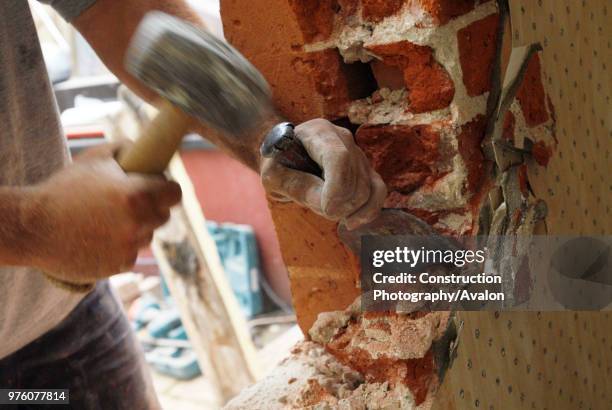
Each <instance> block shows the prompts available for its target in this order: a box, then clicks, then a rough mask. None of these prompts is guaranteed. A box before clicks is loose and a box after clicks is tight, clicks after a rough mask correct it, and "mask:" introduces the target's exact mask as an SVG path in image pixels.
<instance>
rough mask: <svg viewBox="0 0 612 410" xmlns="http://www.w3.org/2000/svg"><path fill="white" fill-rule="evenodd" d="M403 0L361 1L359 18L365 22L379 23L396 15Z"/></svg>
mask: <svg viewBox="0 0 612 410" xmlns="http://www.w3.org/2000/svg"><path fill="white" fill-rule="evenodd" d="M405 2H406V1H405V0H361V16H362V17H363V19H364V20H366V21H372V22H379V21H381V20H382V19H384V18H385V17H388V16H392V15H394V14H395V13H397V12H398V11H399V10H400V9H401V8H402V6H403V5H404V3H405Z"/></svg>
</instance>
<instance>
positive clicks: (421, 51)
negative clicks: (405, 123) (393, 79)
mask: <svg viewBox="0 0 612 410" xmlns="http://www.w3.org/2000/svg"><path fill="white" fill-rule="evenodd" d="M366 48H367V49H368V50H369V51H371V52H372V53H374V54H376V55H377V56H379V57H380V58H381V59H382V63H383V64H385V65H389V66H393V67H398V68H400V69H401V70H402V71H403V76H404V83H405V85H406V88H407V89H408V98H409V100H410V104H409V108H410V111H412V112H414V113H422V112H426V111H433V110H438V109H441V108H445V107H448V106H449V105H450V103H451V101H452V100H453V96H454V95H455V87H454V85H453V81H452V80H451V78H450V76H449V75H448V73H447V72H446V70H445V69H444V67H442V66H441V65H440V63H438V62H437V61H436V60H435V58H434V56H433V50H432V49H431V47H428V46H421V45H417V44H414V43H411V42H409V41H399V42H396V43H389V44H377V45H370V46H367V47H366Z"/></svg>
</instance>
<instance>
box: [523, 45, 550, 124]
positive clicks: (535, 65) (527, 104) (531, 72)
mask: <svg viewBox="0 0 612 410" xmlns="http://www.w3.org/2000/svg"><path fill="white" fill-rule="evenodd" d="M516 98H517V100H518V102H519V104H520V106H521V110H522V111H523V115H524V117H525V122H526V123H527V125H528V126H529V127H536V126H538V125H540V124H543V123H545V122H546V121H548V111H547V110H546V97H545V94H544V85H543V84H542V72H541V67H540V57H539V56H538V55H537V54H535V55H534V56H533V57H532V58H531V61H530V62H529V65H528V66H527V71H526V72H525V78H524V79H523V82H522V84H521V86H520V88H519V90H518V92H517V94H516ZM551 106H552V104H551Z"/></svg>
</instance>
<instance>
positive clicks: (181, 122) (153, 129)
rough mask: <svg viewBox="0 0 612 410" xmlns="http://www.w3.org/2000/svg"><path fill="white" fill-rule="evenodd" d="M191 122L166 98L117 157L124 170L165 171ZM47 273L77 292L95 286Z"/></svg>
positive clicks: (58, 285)
mask: <svg viewBox="0 0 612 410" xmlns="http://www.w3.org/2000/svg"><path fill="white" fill-rule="evenodd" d="M188 123H189V118H188V117H187V115H186V114H185V113H183V112H182V111H181V110H179V109H178V108H176V107H175V106H174V105H172V104H170V103H169V102H167V101H164V102H163V105H162V106H161V107H160V109H159V112H158V114H157V115H156V116H155V118H154V119H153V120H152V121H151V122H150V123H149V124H148V125H147V126H146V128H145V130H144V131H143V132H142V134H141V135H140V137H139V138H138V139H137V140H136V141H135V142H134V144H133V145H132V146H131V147H130V148H128V149H126V150H124V151H122V152H120V153H119V156H118V159H117V161H118V162H119V165H120V166H121V168H123V170H124V171H125V172H138V173H141V174H162V173H163V172H164V170H165V169H166V168H167V167H168V164H169V163H170V160H171V159H172V156H173V155H174V153H175V152H176V150H177V149H178V147H179V145H180V144H181V141H182V140H183V137H184V136H185V134H186V133H187V132H188V125H187V124H188ZM45 276H47V278H48V279H49V281H50V282H51V283H53V284H54V285H55V286H57V287H60V288H62V289H65V290H68V291H70V292H75V293H85V292H89V291H90V290H92V289H93V287H94V285H95V283H78V284H77V283H70V282H66V281H63V280H60V279H56V278H54V277H52V276H51V275H47V274H45Z"/></svg>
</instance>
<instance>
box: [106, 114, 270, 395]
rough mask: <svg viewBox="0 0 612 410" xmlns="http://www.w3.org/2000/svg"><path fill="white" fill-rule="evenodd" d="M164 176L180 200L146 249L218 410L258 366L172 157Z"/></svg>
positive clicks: (179, 164)
mask: <svg viewBox="0 0 612 410" xmlns="http://www.w3.org/2000/svg"><path fill="white" fill-rule="evenodd" d="M152 115H154V111H153V109H151V110H147V116H149V117H150V116H152ZM122 120H123V121H124V122H126V123H127V124H128V125H129V126H128V127H124V128H126V129H128V130H129V129H130V128H132V129H131V131H132V132H131V133H129V132H128V134H131V135H134V134H136V133H135V132H133V131H134V128H139V127H135V125H134V121H133V119H125V118H122V119H120V120H119V121H118V122H120V121H122ZM114 126H115V127H116V124H114ZM116 128H117V127H116ZM118 128H120V127H118ZM109 134H110V136H111V139H113V138H112V136H113V135H117V134H118V135H125V134H126V133H125V132H121V130H117V129H115V130H114V132H110V133H109ZM167 175H168V177H169V178H171V179H173V180H175V181H176V182H178V183H179V184H180V185H181V189H182V191H183V199H182V202H181V204H180V205H178V206H176V207H174V208H173V209H172V212H171V217H170V220H169V221H168V223H167V224H166V225H164V226H163V227H161V228H159V229H158V230H157V231H156V232H155V235H154V238H153V241H152V243H151V249H152V250H153V254H154V256H155V258H156V260H157V262H158V264H159V267H160V271H161V273H162V275H163V276H164V279H165V281H166V283H167V285H168V288H169V290H170V293H171V294H172V297H173V299H174V301H175V303H176V305H177V307H178V309H179V312H180V316H181V320H182V322H183V325H184V326H185V330H186V331H187V334H188V336H189V340H190V341H191V344H192V346H193V349H194V351H195V353H196V355H197V357H198V363H199V364H200V367H201V368H202V372H203V373H204V376H205V377H206V378H207V379H209V380H210V382H211V384H212V386H213V389H214V390H215V391H216V395H217V397H216V399H217V400H218V402H219V404H222V403H225V402H226V401H227V400H228V399H230V398H231V397H233V396H234V395H236V394H237V393H238V392H239V391H240V390H241V389H243V388H244V387H246V386H248V385H250V384H251V383H253V382H255V381H256V380H257V379H258V378H259V376H260V373H261V372H260V366H259V363H258V358H257V356H256V350H255V346H254V345H253V342H252V340H251V338H250V336H249V333H248V327H247V324H246V320H245V318H244V314H243V313H242V311H241V310H240V307H239V305H238V302H237V300H236V297H235V295H234V293H233V291H232V289H231V287H230V285H229V283H228V281H227V278H226V276H225V272H224V270H223V267H222V265H221V261H220V259H219V254H218V252H217V248H216V245H215V242H214V240H213V239H212V237H211V236H210V234H209V233H208V230H207V229H206V219H205V217H204V214H203V212H202V208H201V206H200V203H199V201H198V199H197V196H196V193H195V189H194V186H193V184H192V182H191V179H190V178H189V175H188V173H187V171H186V169H185V166H184V165H183V161H182V160H181V158H180V155H178V154H177V155H174V157H173V159H172V161H171V163H170V166H169V168H168V170H167Z"/></svg>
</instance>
